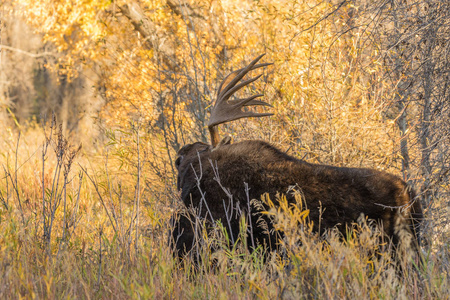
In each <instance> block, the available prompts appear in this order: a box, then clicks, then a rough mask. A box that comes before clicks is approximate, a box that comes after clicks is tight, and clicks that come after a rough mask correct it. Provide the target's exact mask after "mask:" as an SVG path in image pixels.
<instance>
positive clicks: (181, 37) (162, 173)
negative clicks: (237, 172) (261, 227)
mask: <svg viewBox="0 0 450 300" xmlns="http://www.w3.org/2000/svg"><path fill="white" fill-rule="evenodd" d="M0 5H1V7H0V22H1V23H0V51H1V52H0V124H1V127H0V128H1V130H0V149H1V150H0V165H1V168H0V232H1V236H0V257H1V258H2V259H1V261H0V270H1V273H0V297H2V298H3V297H13V298H15V297H16V296H17V295H20V296H21V297H26V298H34V297H38V298H42V297H45V298H53V297H58V298H61V297H70V298H72V297H75V298H78V297H82V298H91V297H94V298H111V297H114V298H139V297H145V298H148V297H158V298H159V297H164V298H184V297H189V298H195V297H198V298H205V297H206V298H208V297H218V296H219V297H221V298H229V297H236V298H242V297H247V298H255V297H261V298H273V297H275V296H278V297H282V298H283V297H284V298H289V297H291V296H292V297H294V296H299V297H300V298H303V297H304V298H311V297H316V298H317V297H319V298H321V297H325V298H342V297H344V298H345V297H347V298H354V297H355V296H358V297H362V298H374V297H375V298H379V297H385V298H402V297H406V298H408V299H409V298H412V297H418V298H422V297H441V298H446V297H448V294H446V291H448V289H449V286H450V285H449V282H448V281H449V275H448V274H449V271H450V261H449V260H450V254H449V252H450V249H449V248H450V228H449V225H448V222H449V218H450V201H449V192H450V186H449V176H450V174H449V172H448V170H449V165H450V147H449V146H450V140H449V136H450V107H449V105H450V101H449V100H450V88H449V83H450V81H449V75H450V74H449V72H450V3H449V2H448V1H444V0H441V1H439V0H434V1H431V0H430V1H426V0H420V1H410V0H404V1H387V0H376V1H366V0H355V1H334V0H328V1H314V0H311V1H302V0H298V1H297V0H259V1H258V0H254V1H251V0H240V1H235V0H222V1H219V0H209V1H203V0H201V1H190V0H166V1H160V0H154V1H151V0H140V1H113V0H84V1H71V0H1V1H0ZM262 53H265V56H264V58H263V60H264V62H273V63H274V65H273V66H270V67H267V68H266V69H265V70H264V71H263V74H264V76H263V77H262V79H263V80H259V81H257V82H255V83H253V84H252V85H251V86H250V87H249V88H248V89H247V90H245V91H243V92H242V94H249V93H256V92H263V93H264V101H266V102H268V103H270V104H271V105H272V106H273V108H271V111H272V112H273V113H274V116H272V117H270V118H263V119H243V120H239V121H236V122H233V123H231V124H227V125H223V126H222V127H221V130H222V132H223V133H226V134H228V135H230V136H231V137H233V139H234V140H235V141H239V140H244V139H263V140H265V141H268V142H270V143H272V144H274V145H275V146H277V147H278V148H280V149H282V150H283V151H287V153H288V154H290V155H293V156H295V157H298V158H301V159H305V160H307V161H309V162H312V163H323V164H331V165H336V166H352V167H369V168H374V169H380V170H386V171H388V172H391V173H393V174H396V175H398V176H400V177H402V178H403V179H404V180H405V181H407V182H408V184H409V185H410V186H411V187H413V188H414V189H415V190H416V191H417V194H418V198H417V201H421V203H422V206H423V208H424V213H425V219H424V220H423V226H422V232H423V233H422V244H423V247H422V248H423V249H422V250H423V252H424V255H425V257H426V263H425V266H424V267H418V266H414V267H411V268H408V269H404V272H405V274H404V276H399V275H398V270H397V271H396V268H395V266H393V264H392V263H390V262H389V259H388V258H387V257H384V256H375V257H374V256H373V255H371V254H370V253H371V249H372V250H373V248H370V247H375V248H376V249H378V248H377V247H379V246H377V243H376V242H374V241H375V237H373V233H372V235H370V236H371V241H372V243H369V244H370V245H371V246H370V247H369V246H367V245H368V244H367V243H366V244H364V242H362V241H360V240H361V239H359V242H358V239H355V240H351V241H347V242H346V243H341V242H339V239H337V240H336V241H335V243H334V242H333V238H332V237H331V238H330V239H328V243H327V245H328V246H327V247H324V246H323V241H322V240H321V239H320V238H319V237H317V236H312V237H310V239H309V240H308V242H305V240H302V246H298V245H299V243H297V244H295V245H296V246H295V247H294V248H295V249H294V248H289V249H290V251H287V252H288V255H287V256H288V258H289V259H288V260H285V259H282V258H279V257H278V258H273V259H272V260H271V262H272V263H270V264H267V263H264V262H262V261H261V258H258V257H256V256H255V255H254V254H253V255H252V254H250V253H245V249H240V248H239V249H235V248H232V249H229V248H227V247H225V246H224V249H223V252H220V251H219V252H216V253H215V254H214V255H215V257H214V259H217V255H219V256H220V255H221V254H220V253H222V255H223V259H222V260H220V259H219V261H222V263H223V264H219V265H220V268H219V269H220V270H221V271H220V272H217V270H212V269H211V268H210V267H208V266H207V265H208V264H207V263H205V265H204V266H203V267H204V268H205V270H204V273H202V272H199V273H198V274H197V273H196V275H195V276H196V277H195V278H196V280H192V276H194V275H192V273H191V272H193V271H192V269H190V267H189V266H183V267H181V266H180V264H179V263H178V262H177V261H175V260H173V259H172V257H171V254H170V253H169V252H170V251H169V248H168V246H167V243H166V238H167V234H166V233H167V228H168V226H169V219H170V216H171V214H172V213H173V212H174V211H176V210H177V209H178V208H179V203H178V201H177V199H178V191H177V190H176V183H175V181H176V170H175V169H174V159H175V158H176V152H177V150H179V149H180V148H181V147H182V146H183V145H185V144H187V143H190V142H194V141H203V142H208V134H207V128H206V124H207V120H208V116H209V112H210V109H211V105H212V104H213V100H214V99H215V91H216V89H217V86H218V84H219V83H220V82H221V80H222V79H223V78H224V76H226V75H227V74H228V73H229V72H230V71H231V70H235V69H238V68H241V67H242V66H244V65H245V64H246V63H248V62H250V61H251V60H252V59H253V58H255V57H256V56H258V55H259V54H262ZM81 145H82V146H81ZM288 210H289V209H288ZM280 213H287V215H289V213H288V212H287V211H284V212H280ZM291 217H292V216H291ZM293 217H294V219H295V217H296V216H293ZM364 228H365V229H364ZM364 228H361V232H360V235H363V233H364V232H365V231H364V230H368V229H367V228H366V227H364ZM369 231H370V230H369ZM366 233H367V232H366ZM300 235H301V234H300ZM331 235H332V234H331ZM366 242H367V241H366ZM308 247H309V248H308ZM311 249H315V250H314V251H311ZM205 251H206V250H205ZM239 251H241V252H239ZM244 254H245V255H244ZM205 255H206V254H205ZM287 261H289V263H287ZM297 263H298V265H297ZM292 264H294V265H296V267H297V268H292V267H288V266H287V265H292Z"/></svg>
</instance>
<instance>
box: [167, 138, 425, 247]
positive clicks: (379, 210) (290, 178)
mask: <svg viewBox="0 0 450 300" xmlns="http://www.w3.org/2000/svg"><path fill="white" fill-rule="evenodd" d="M178 155H179V158H178V160H177V162H176V165H177V169H178V188H179V189H180V190H181V199H182V201H183V202H184V204H185V205H186V206H187V207H190V206H192V207H194V208H196V209H199V208H200V207H202V209H201V212H200V216H201V217H205V218H207V219H210V216H209V213H208V211H207V209H206V205H204V204H202V205H201V204H200V202H201V198H202V196H201V194H200V192H203V193H204V195H205V196H204V198H205V201H206V203H207V206H208V207H209V211H210V212H211V214H212V217H213V219H214V220H215V221H217V220H220V221H221V222H222V224H224V226H225V227H226V228H227V229H228V231H229V234H230V235H232V236H234V237H236V236H237V234H238V229H239V226H238V225H239V222H238V217H239V216H238V217H236V214H233V218H231V224H230V226H228V224H227V223H228V222H227V219H226V214H225V210H224V203H225V204H226V205H229V201H230V200H229V197H228V196H227V195H226V193H225V192H224V191H223V189H222V187H224V188H226V189H228V190H229V191H230V192H231V194H232V195H233V206H234V207H236V206H237V203H238V202H239V207H240V208H242V209H243V210H244V211H245V209H246V208H247V207H248V203H247V202H248V199H250V200H251V199H260V198H261V195H263V194H264V193H268V194H269V195H270V197H271V199H272V200H275V195H276V194H277V193H287V197H288V200H289V201H293V196H292V195H291V194H289V193H288V191H289V189H290V188H291V187H293V186H295V187H296V188H297V190H300V192H301V193H302V196H303V199H304V200H305V202H306V205H307V207H308V209H309V210H310V215H309V216H310V219H311V220H312V221H313V223H314V229H315V230H316V231H318V232H320V233H322V232H323V231H324V230H326V229H329V228H331V227H334V226H338V228H339V229H340V230H341V232H345V226H346V224H351V223H352V222H356V220H357V219H358V217H360V215H361V214H362V213H363V214H364V215H365V216H367V217H369V218H370V219H374V220H377V221H379V222H381V223H382V225H383V228H384V230H385V232H386V234H387V235H388V236H389V237H391V238H392V241H393V243H394V244H395V245H398V244H399V242H400V241H401V240H402V239H409V242H408V243H410V246H411V247H415V246H416V245H417V234H418V227H419V224H420V220H421V219H422V209H421V206H420V203H419V201H414V194H413V192H412V191H411V190H410V189H409V188H408V187H407V185H406V183H405V182H404V181H403V180H401V179H400V178H398V177H396V176H394V175H391V174H389V173H386V172H383V171H377V170H373V169H364V168H340V167H333V166H328V165H317V164H311V163H308V162H306V161H303V160H299V159H296V158H294V157H292V156H289V155H287V154H286V153H284V152H281V151H280V150H278V149H276V148H275V147H273V146H271V145H270V144H268V143H266V142H263V141H243V142H239V143H235V144H229V143H225V144H220V145H219V146H218V147H216V149H214V150H212V149H211V146H210V145H207V144H204V143H194V144H190V145H187V146H185V147H183V148H182V149H181V150H180V151H179V153H178ZM200 162H201V163H200ZM212 164H213V165H214V167H215V166H217V170H218V173H219V176H220V183H221V185H222V187H221V186H220V185H219V184H218V182H217V180H215V179H214V178H215V174H214V170H213V167H212ZM200 165H201V169H200ZM194 170H195V171H194ZM196 174H197V176H200V175H201V180H200V188H199V187H198V186H197V179H196ZM245 183H247V184H248V187H249V191H248V192H249V197H247V195H246V189H245ZM320 208H322V214H321V210H320ZM252 211H253V213H254V215H253V217H252V228H253V239H254V241H256V243H263V244H266V245H268V246H270V247H272V248H274V247H276V243H277V240H276V236H275V235H268V234H267V231H265V230H264V229H263V228H261V227H260V226H258V224H257V219H258V210H257V209H256V208H254V207H253V208H252ZM255 212H256V214H255ZM259 217H263V218H264V216H262V214H259ZM320 217H321V218H322V219H321V220H319V218H320ZM265 221H267V222H268V225H269V227H271V225H270V220H268V219H265ZM319 224H320V228H319ZM229 227H231V232H230V230H229ZM269 229H270V228H269ZM405 236H406V237H405ZM172 237H173V240H175V244H173V246H172V247H174V248H176V251H177V253H178V254H179V255H183V254H185V253H186V252H187V251H189V250H191V248H192V245H193V243H194V234H193V230H192V226H191V223H190V222H189V220H188V219H187V218H186V217H184V216H183V217H181V219H180V220H179V221H177V222H175V227H174V231H173V233H172ZM248 245H249V246H251V245H252V243H250V241H249V243H248ZM416 250H417V249H416Z"/></svg>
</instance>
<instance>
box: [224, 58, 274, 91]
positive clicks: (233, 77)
mask: <svg viewBox="0 0 450 300" xmlns="http://www.w3.org/2000/svg"><path fill="white" fill-rule="evenodd" d="M256 59H258V58H256ZM270 65H273V63H263V64H257V65H254V66H253V67H252V68H250V69H248V70H246V69H247V68H248V66H247V67H245V68H242V69H239V70H236V71H233V72H231V73H230V74H228V75H227V77H225V79H224V80H223V81H222V83H221V84H220V86H219V89H218V90H217V99H219V98H220V96H221V95H220V94H221V92H226V91H227V90H228V89H229V88H231V87H232V86H234V85H235V84H236V83H237V82H238V81H239V80H241V79H242V77H244V76H245V75H246V74H247V73H248V72H250V71H253V70H256V69H258V68H262V67H266V66H270ZM224 85H225V88H224V89H222V87H223V86H224Z"/></svg>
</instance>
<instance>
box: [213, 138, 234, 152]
mask: <svg viewBox="0 0 450 300" xmlns="http://www.w3.org/2000/svg"><path fill="white" fill-rule="evenodd" d="M229 144H231V137H230V136H228V135H227V136H226V137H224V138H223V139H222V140H221V141H220V142H219V143H218V144H217V146H216V147H214V149H212V151H214V150H216V149H217V148H220V147H222V146H223V145H229Z"/></svg>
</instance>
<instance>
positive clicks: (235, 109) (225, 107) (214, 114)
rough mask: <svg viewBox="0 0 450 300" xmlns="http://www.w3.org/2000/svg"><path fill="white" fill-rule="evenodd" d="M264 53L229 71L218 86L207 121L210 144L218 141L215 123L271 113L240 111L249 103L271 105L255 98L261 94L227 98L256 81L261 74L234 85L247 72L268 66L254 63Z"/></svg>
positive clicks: (215, 144)
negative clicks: (214, 101) (242, 97)
mask: <svg viewBox="0 0 450 300" xmlns="http://www.w3.org/2000/svg"><path fill="white" fill-rule="evenodd" d="M263 56H264V54H261V55H260V56H258V57H257V58H255V59H254V60H253V61H252V62H251V63H250V64H249V65H248V66H247V67H245V68H242V69H239V70H237V71H234V72H232V73H230V74H229V75H228V76H227V77H225V79H224V80H223V81H222V83H221V84H220V86H219V90H218V91H217V99H216V103H215V105H214V108H213V110H212V111H211V117H210V118H209V122H208V129H209V133H210V134H211V144H212V146H213V148H214V147H216V146H217V144H218V143H219V131H218V129H217V125H219V124H222V123H225V122H229V121H233V120H237V119H240V118H248V117H265V116H271V115H273V113H255V112H252V111H242V110H241V109H242V107H244V106H250V105H263V106H270V107H272V105H270V104H268V103H266V102H263V101H261V100H255V99H256V98H259V97H262V96H263V94H257V95H253V96H251V97H248V98H245V99H237V100H228V99H229V98H230V97H231V95H233V94H234V93H236V92H237V91H239V90H240V89H241V88H243V87H244V86H246V85H248V84H250V83H252V82H254V81H256V80H258V79H259V77H261V76H262V74H260V75H258V76H256V77H253V78H250V79H248V80H245V81H243V82H241V83H240V84H238V85H236V84H237V83H238V82H239V81H240V80H241V79H242V78H243V77H244V76H245V75H246V74H247V73H248V72H250V71H252V70H255V69H258V68H261V67H265V66H269V65H271V64H272V63H263V64H258V65H257V64H256V63H257V62H258V61H259V60H260V59H261V57H263Z"/></svg>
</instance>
